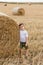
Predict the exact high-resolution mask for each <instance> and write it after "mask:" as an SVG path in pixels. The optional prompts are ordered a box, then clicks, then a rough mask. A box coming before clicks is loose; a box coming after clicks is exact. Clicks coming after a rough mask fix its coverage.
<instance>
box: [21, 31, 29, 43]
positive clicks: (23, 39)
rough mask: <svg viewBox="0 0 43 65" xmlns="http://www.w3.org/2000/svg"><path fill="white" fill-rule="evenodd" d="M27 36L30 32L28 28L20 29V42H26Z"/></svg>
mask: <svg viewBox="0 0 43 65" xmlns="http://www.w3.org/2000/svg"><path fill="white" fill-rule="evenodd" d="M26 37H28V32H27V31H26V30H20V42H26Z"/></svg>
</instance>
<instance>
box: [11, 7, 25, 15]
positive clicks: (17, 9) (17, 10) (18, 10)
mask: <svg viewBox="0 0 43 65" xmlns="http://www.w3.org/2000/svg"><path fill="white" fill-rule="evenodd" d="M12 13H13V15H25V10H24V9H23V8H20V7H15V8H13V10H12Z"/></svg>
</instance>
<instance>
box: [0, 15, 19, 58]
mask: <svg viewBox="0 0 43 65" xmlns="http://www.w3.org/2000/svg"><path fill="white" fill-rule="evenodd" d="M18 42H19V27H18V25H17V24H16V23H15V21H14V20H12V19H10V18H9V17H7V16H0V58H2V57H4V58H6V57H9V56H12V55H14V50H15V48H16V47H17V45H18Z"/></svg>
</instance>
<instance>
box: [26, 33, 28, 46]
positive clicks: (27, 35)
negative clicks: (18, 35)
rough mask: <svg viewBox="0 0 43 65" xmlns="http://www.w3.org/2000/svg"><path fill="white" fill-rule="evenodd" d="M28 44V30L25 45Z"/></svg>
mask: <svg viewBox="0 0 43 65" xmlns="http://www.w3.org/2000/svg"><path fill="white" fill-rule="evenodd" d="M27 45H28V32H27V33H26V46H27Z"/></svg>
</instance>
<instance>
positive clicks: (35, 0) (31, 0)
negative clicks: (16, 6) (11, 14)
mask: <svg viewBox="0 0 43 65" xmlns="http://www.w3.org/2000/svg"><path fill="white" fill-rule="evenodd" d="M0 2H43V0H0Z"/></svg>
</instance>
